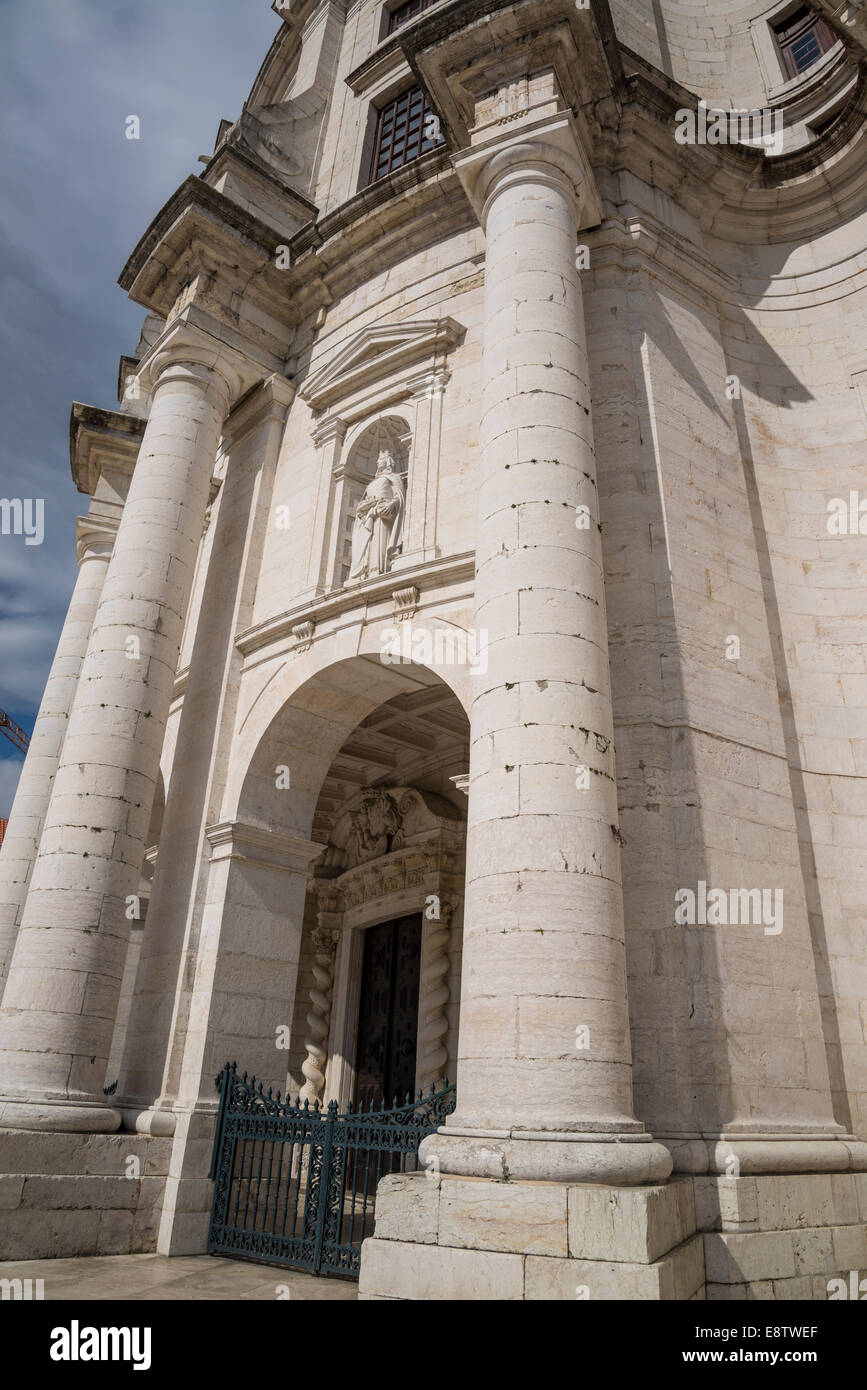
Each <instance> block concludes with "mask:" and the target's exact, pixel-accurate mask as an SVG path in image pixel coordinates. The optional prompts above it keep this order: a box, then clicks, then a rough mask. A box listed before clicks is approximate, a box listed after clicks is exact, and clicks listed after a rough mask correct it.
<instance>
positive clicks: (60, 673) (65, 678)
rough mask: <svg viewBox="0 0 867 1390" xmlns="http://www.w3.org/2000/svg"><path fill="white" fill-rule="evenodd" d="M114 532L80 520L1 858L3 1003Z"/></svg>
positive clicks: (104, 524) (102, 524) (0, 985)
mask: <svg viewBox="0 0 867 1390" xmlns="http://www.w3.org/2000/svg"><path fill="white" fill-rule="evenodd" d="M116 529H117V528H116V527H115V526H112V525H110V524H109V523H107V522H104V521H103V522H97V523H94V522H90V521H88V519H87V518H86V517H79V519H78V527H77V531H78V535H77V546H76V549H77V554H78V578H77V579H76V581H75V588H74V589H73V591H72V598H71V599H70V600H69V608H68V609H67V612H66V619H65V621H64V624H63V629H62V631H61V633H60V640H59V641H58V643H57V651H56V652H55V654H54V661H53V662H52V664H51V670H50V671H49V673H48V680H47V681H46V684H45V691H44V693H43V696H42V703H41V705H40V706H39V714H38V715H37V717H36V724H35V725H34V729H33V737H32V739H31V741H30V748H29V749H28V752H27V757H26V759H25V762H24V767H23V768H22V771H21V777H20V778H19V781H18V788H17V790H16V792H15V800H14V801H13V803H12V810H11V812H10V815H9V825H8V827H7V829H6V837H5V839H4V841H3V853H2V854H0V997H2V994H3V984H4V981H5V979H6V973H7V970H8V966H9V961H10V959H11V956H12V952H13V950H14V948H15V941H16V938H17V935H18V928H19V926H20V923H21V914H22V911H23V908H24V902H25V899H26V897H27V885H28V884H29V882H30V875H31V873H32V871H33V864H34V861H35V859H36V855H37V851H38V849H39V840H40V837H41V835H42V826H43V823H44V821H45V813H46V811H47V810H48V802H49V798H50V796H51V788H52V785H53V783H54V778H55V775H56V773H57V764H58V761H59V759H60V750H61V748H62V747H63V740H64V737H65V735H66V728H67V724H68V723H69V714H70V710H71V708H72V702H73V699H74V697H75V690H76V686H77V685H78V677H79V673H80V671H81V663H82V661H83V660H84V654H85V652H86V651H87V642H88V638H89V637H90V629H91V627H92V626H93V620H94V617H95V615H96V609H97V605H98V603H99V597H100V594H101V593H102V586H103V582H104V580H105V572H106V570H107V568H108V562H109V559H110V558H111V550H112V546H113V544H114V538H115V534H116Z"/></svg>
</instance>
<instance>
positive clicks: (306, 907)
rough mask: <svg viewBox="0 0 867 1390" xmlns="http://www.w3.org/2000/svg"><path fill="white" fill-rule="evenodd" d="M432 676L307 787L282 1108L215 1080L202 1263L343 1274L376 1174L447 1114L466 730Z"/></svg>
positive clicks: (367, 727)
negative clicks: (214, 1259) (211, 1260)
mask: <svg viewBox="0 0 867 1390" xmlns="http://www.w3.org/2000/svg"><path fill="white" fill-rule="evenodd" d="M423 669H424V668H416V670H418V671H422V670H423ZM430 675H431V673H429V672H425V679H424V680H423V681H422V682H421V683H420V685H419V688H417V689H415V690H404V691H401V692H400V693H398V694H397V695H394V696H392V698H391V699H390V700H387V701H385V702H383V703H381V704H379V705H377V706H376V707H375V708H374V709H373V710H371V711H370V713H369V714H368V715H366V716H365V717H364V718H363V719H362V720H360V721H359V722H358V723H357V724H356V725H355V727H354V728H353V729H352V730H351V732H350V733H349V735H348V737H346V738H345V739H344V740H343V742H342V743H341V745H340V747H339V748H338V749H337V751H336V753H335V754H334V756H333V757H332V759H331V761H330V763H329V766H328V768H327V772H326V774H325V776H324V777H323V778H322V780H321V786H320V790H319V794H318V797H317V799H316V803H315V807H314V809H313V812H312V817H311V826H310V837H311V838H310V840H309V841H308V842H306V843H307V845H308V849H307V851H306V852H305V853H307V855H308V857H309V859H310V868H309V870H308V872H307V874H306V883H305V885H304V898H303V908H302V921H301V940H300V947H299V949H298V966H297V977H296V978H297V985H296V992H295V1007H294V1014H293V1023H292V1027H291V1030H290V1032H289V1057H288V1085H287V1087H286V1090H287V1096H286V1099H285V1100H284V1099H282V1098H281V1097H280V1096H279V1095H278V1096H277V1097H275V1098H272V1096H271V1093H270V1091H269V1092H268V1094H267V1096H266V1095H265V1094H264V1093H263V1091H262V1090H261V1089H259V1088H256V1087H254V1086H251V1084H250V1083H249V1082H248V1080H247V1078H246V1077H245V1078H239V1076H238V1074H237V1072H236V1071H235V1069H234V1068H227V1069H225V1070H224V1071H223V1073H222V1074H221V1078H220V1094H221V1102H220V1110H219V1115H218V1122H217V1132H216V1137H215V1143H214V1152H213V1167H212V1175H213V1177H214V1194H215V1195H214V1206H213V1211H212V1215H211V1223H210V1232H209V1238H208V1249H209V1250H211V1251H213V1252H216V1253H233V1254H249V1255H250V1256H251V1257H254V1258H259V1259H265V1260H272V1261H274V1262H275V1263H278V1264H287V1265H292V1266H296V1267H299V1268H303V1269H309V1270H311V1271H313V1272H317V1273H331V1274H342V1275H350V1276H357V1273H358V1268H359V1264H360V1253H361V1243H362V1241H363V1240H364V1239H365V1237H366V1236H368V1235H371V1234H372V1231H373V1216H374V1202H375V1196H376V1189H377V1185H378V1183H379V1181H380V1179H381V1178H382V1177H384V1176H385V1175H386V1174H389V1173H394V1172H404V1171H407V1168H408V1167H409V1168H413V1167H415V1164H416V1154H417V1148H418V1143H419V1141H420V1140H421V1138H422V1137H423V1136H424V1135H425V1134H428V1133H431V1132H432V1131H433V1130H434V1129H435V1128H436V1125H437V1124H438V1123H440V1122H441V1120H442V1118H443V1117H444V1115H445V1113H447V1110H448V1109H450V1108H451V1106H452V1104H453V1092H451V1091H446V1089H445V1086H446V1072H447V1070H448V1063H449V1060H451V1062H452V1064H454V1061H455V1058H456V1055H457V1010H458V997H459V988H460V954H461V928H462V908H463V863H464V826H465V809H464V808H465V801H464V796H463V793H462V791H461V790H460V787H459V785H458V784H460V783H462V781H463V778H464V774H465V772H466V767H467V758H468V747H467V737H468V729H467V720H466V716H465V714H464V712H463V709H462V707H461V705H460V704H459V702H458V701H457V699H456V697H455V695H454V694H453V693H452V691H451V690H450V689H449V688H448V687H447V686H446V685H445V684H444V683H443V682H442V681H440V680H439V679H437V678H436V677H434V678H433V680H431V679H429V677H430ZM405 677H406V673H404V677H403V678H404V679H405ZM275 766H276V768H277V777H276V779H275V780H276V782H277V783H279V782H280V780H281V776H282V777H283V780H284V782H285V783H286V785H285V787H284V789H285V790H288V789H289V787H290V786H291V766H290V765H289V764H288V763H283V764H276V765H275ZM280 769H282V770H283V771H282V773H281V771H280ZM276 833H277V835H278V837H279V838H281V839H282V840H284V841H285V840H287V839H289V838H290V837H287V836H286V835H285V832H284V831H283V830H282V828H281V830H279V831H278V832H276ZM246 838H247V842H248V843H249V841H250V839H251V834H250V829H249V827H248V828H247V834H246ZM293 843H294V844H295V846H296V849H295V850H294V853H296V855H297V853H298V849H297V846H298V844H299V843H300V842H298V841H297V840H296V841H294V842H293ZM317 846H318V847H319V850H318V853H317V852H316V847H317ZM294 879H295V897H296V901H298V900H299V899H300V881H299V879H300V876H299V875H298V874H297V873H296V874H295V875H294ZM247 881H248V885H249V879H248V880H247ZM240 1060H241V1061H243V1059H240ZM299 1083H300V1084H299ZM299 1091H300V1096H299V1099H298V1101H297V1102H293V1100H291V1099H290V1097H293V1096H295V1095H298V1092H299ZM422 1092H423V1093H424V1099H422V1098H421V1094H420V1093H422ZM241 1212H242V1213H243V1215H242V1216H239V1213H241Z"/></svg>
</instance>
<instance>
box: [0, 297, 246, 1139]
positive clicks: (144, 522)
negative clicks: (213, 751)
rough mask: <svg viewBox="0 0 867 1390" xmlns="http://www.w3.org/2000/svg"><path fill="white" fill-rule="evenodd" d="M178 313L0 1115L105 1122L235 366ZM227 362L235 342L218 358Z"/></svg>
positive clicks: (80, 704)
mask: <svg viewBox="0 0 867 1390" xmlns="http://www.w3.org/2000/svg"><path fill="white" fill-rule="evenodd" d="M228 357H229V354H224V353H223V351H222V347H221V345H220V344H219V343H218V342H217V341H216V340H215V339H213V338H211V337H210V336H209V335H206V334H204V333H201V332H199V331H197V330H194V329H191V328H190V327H189V326H188V325H187V324H185V323H182V322H179V323H176V324H175V325H173V327H172V328H171V329H170V330H169V332H168V333H167V334H166V336H165V338H164V339H163V340H162V342H161V343H158V344H157V345H156V347H155V348H154V349H153V351H152V353H151V355H150V357H149V358H148V359H147V362H146V364H143V368H142V370H143V372H144V373H145V374H147V375H148V376H149V384H151V385H152V389H153V403H152V407H151V413H150V418H149V420H148V424H147V428H146V430H145V434H144V438H143V440H142V444H141V449H140V451H139V456H138V461H137V463H136V467H135V471H134V473H133V477H132V482H131V484H130V489H129V494H128V497H127V500H126V504H125V506H124V511H123V516H122V519H121V522H120V526H119V529H118V534H117V540H116V542H115V546H114V553H113V555H112V558H111V562H110V564H109V568H108V573H107V574H106V577H105V584H104V586H103V591H102V597H101V599H100V603H99V608H98V610H97V614H96V618H95V620H94V624H93V631H92V635H91V638H90V642H89V645H88V648H87V654H86V656H85V658H84V662H83V665H82V670H81V675H80V678H79V682H78V687H77V690H76V695H75V701H74V704H73V709H72V714H71V716H70V720H69V728H68V730H67V734H66V738H65V740H64V744H63V750H62V753H61V757H60V762H59V766H58V771H57V776H56V778H55V783H54V788H53V791H52V794H51V800H50V803H49V806H48V811H47V813H46V817H45V826H44V829H43V833H42V841H41V845H40V850H39V855H38V857H37V860H36V863H35V865H34V868H33V874H32V877H31V882H30V889H29V893H28V896H27V902H26V904H25V907H24V912H23V916H22V920H21V926H20V929H19V933H18V941H17V944H16V948H15V953H14V956H13V959H12V964H11V966H10V971H9V978H8V981H7V985H6V993H5V995H4V1000H3V1010H2V1014H0V1074H2V1076H3V1078H4V1081H3V1095H2V1099H0V1125H2V1126H5V1127H8V1128H13V1129H56V1130H73V1131H96V1132H100V1131H106V1130H108V1131H111V1130H113V1129H116V1128H117V1127H118V1125H119V1123H120V1116H119V1114H118V1113H117V1112H116V1111H115V1110H113V1109H112V1108H110V1107H109V1106H108V1105H107V1104H106V1103H105V1100H104V1097H103V1094H102V1087H103V1085H104V1083H105V1067H106V1061H107V1058H108V1055H109V1050H110V1047H111V1039H112V1030H113V1027H114V1021H115V1014H116V1010H117V1002H118V995H119V991H120V984H121V978H122V974H123V967H124V960H125V956H126V947H127V938H128V923H127V920H126V917H125V904H126V899H127V897H128V896H129V895H131V894H134V893H135V892H136V890H137V888H138V882H139V874H140V870H141V865H142V858H143V855H144V851H145V848H146V843H145V841H146V836H147V831H148V823H149V820H150V814H151V805H152V801H153V795H154V789H155V785H156V779H157V774H158V770H159V758H160V751H161V748H162V742H163V735H164V731H165V726H166V719H167V716H168V710H169V704H170V701H171V697H172V687H173V683H174V678H175V673H176V669H177V661H178V652H179V649H180V641H181V634H182V629H183V623H184V616H185V613H186V608H187V603H188V601H189V596H190V587H191V584H192V577H193V570H194V566H195V562H196V554H197V551H198V546H199V542H200V539H201V535H202V526H203V523H204V517H205V508H206V506H207V502H208V491H209V484H210V478H211V472H212V469H213V463H214V457H215V454H216V450H217V444H218V441H219V438H220V432H221V428H222V424H223V419H224V417H225V415H226V412H227V409H228V405H229V401H230V398H231V397H232V395H233V394H234V393H235V392H236V391H237V390H238V389H239V385H240V379H239V376H238V372H237V371H236V369H235V367H234V366H233V365H230V363H229V361H228V360H227V358H228ZM231 360H232V361H233V362H234V357H232V359H231Z"/></svg>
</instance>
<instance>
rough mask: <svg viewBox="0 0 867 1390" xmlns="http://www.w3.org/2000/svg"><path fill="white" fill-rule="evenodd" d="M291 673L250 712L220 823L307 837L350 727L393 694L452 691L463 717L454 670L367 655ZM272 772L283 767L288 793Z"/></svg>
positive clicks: (464, 700)
mask: <svg viewBox="0 0 867 1390" xmlns="http://www.w3.org/2000/svg"><path fill="white" fill-rule="evenodd" d="M310 655H311V657H312V656H313V654H312V653H311V654H310ZM314 660H315V658H314ZM310 664H314V663H313V662H311V663H310ZM299 665H300V663H299ZM296 669H297V668H295V667H294V666H293V667H292V668H289V669H287V668H285V667H284V668H283V669H282V670H281V671H280V672H278V673H277V675H276V677H275V679H274V680H273V681H272V683H271V685H272V688H271V689H269V690H268V691H267V692H266V694H265V695H263V697H262V699H261V700H260V702H259V708H258V709H256V710H255V711H254V712H253V715H254V717H253V718H251V720H250V724H251V726H252V727H251V728H249V729H248V730H247V731H246V735H245V737H244V739H243V744H244V745H245V746H246V747H247V748H249V749H250V750H251V752H250V755H249V757H248V759H247V760H246V762H245V764H244V765H243V768H239V769H237V776H236V781H235V785H236V790H235V792H234V794H232V791H231V789H230V792H229V795H230V797H231V800H228V799H227V805H226V814H224V819H228V818H229V817H231V819H233V820H238V821H243V822H245V823H247V824H251V825H254V826H258V827H260V828H261V829H263V830H269V831H271V830H275V829H279V831H280V832H281V833H282V834H288V835H296V836H299V837H301V838H303V839H307V838H309V835H310V829H311V826H312V822H313V815H314V812H315V809H316V805H317V801H318V798H319V793H320V790H321V787H322V783H323V782H324V780H325V777H326V776H327V773H328V770H329V768H330V766H331V764H332V762H333V760H334V758H335V756H336V755H337V753H338V751H339V749H340V748H341V746H342V744H343V743H344V742H345V740H346V739H347V738H348V737H349V735H350V734H351V732H352V731H353V729H355V728H356V727H357V726H358V725H359V724H360V723H361V722H362V721H363V720H364V719H365V718H366V717H367V716H368V715H369V714H370V713H371V712H372V711H373V710H375V709H376V708H377V707H378V706H380V705H384V704H387V703H388V701H389V700H391V699H393V698H394V697H395V696H397V695H400V694H412V693H413V692H414V691H416V690H420V689H422V688H424V687H425V686H432V685H435V684H441V685H443V686H446V687H447V688H448V689H449V690H451V692H452V694H453V695H454V696H455V697H456V699H457V700H458V702H459V703H460V704H461V706H462V708H463V709H464V711H465V713H468V711H469V692H468V690H466V689H462V685H463V682H462V681H461V680H459V679H456V678H455V677H456V676H457V674H458V673H457V671H454V672H453V671H451V670H448V671H443V670H437V669H434V668H432V667H428V666H422V665H420V664H418V663H415V662H400V663H398V664H395V665H386V664H384V663H383V662H381V661H380V660H379V659H378V658H377V657H376V656H374V655H373V654H372V653H371V654H370V655H367V654H363V655H359V656H354V657H348V658H345V659H343V660H338V661H335V662H328V661H326V662H325V663H324V664H323V665H322V666H321V667H320V668H319V669H315V670H313V671H311V672H309V674H307V675H306V679H305V678H304V677H303V675H302V677H301V679H298V678H297V677H296V680H295V681H293V679H292V675H293V673H294V671H295V670H296ZM299 674H301V672H300V671H299ZM279 768H287V769H288V787H287V785H286V780H287V779H286V776H285V775H284V776H283V777H282V779H281V778H280V774H279V773H278V769H279ZM281 780H282V785H278V782H280V781H281ZM287 791H288V792H289V793H290V794H289V795H287ZM230 806H231V810H229V807H230Z"/></svg>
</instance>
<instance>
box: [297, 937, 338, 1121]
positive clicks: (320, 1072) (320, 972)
mask: <svg viewBox="0 0 867 1390" xmlns="http://www.w3.org/2000/svg"><path fill="white" fill-rule="evenodd" d="M337 937H338V933H337V932H335V931H333V930H331V929H329V928H326V927H316V928H314V931H313V949H314V951H315V952H316V956H315V959H314V962H313V981H314V983H313V985H312V986H311V989H310V1011H309V1013H308V1014H307V1028H308V1030H309V1036H308V1037H307V1038H305V1039H304V1046H305V1047H306V1049H307V1056H306V1057H305V1058H304V1061H303V1062H302V1063H301V1070H302V1072H303V1073H304V1078H305V1080H304V1085H303V1086H302V1088H301V1092H300V1099H301V1100H309V1101H311V1102H312V1101H314V1100H318V1099H319V1096H320V1095H321V1094H322V1088H323V1086H324V1085H325V1064H326V1061H327V1059H328V1028H329V1023H330V1020H331V993H332V989H333V987H334V952H335V948H336V946H337Z"/></svg>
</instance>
